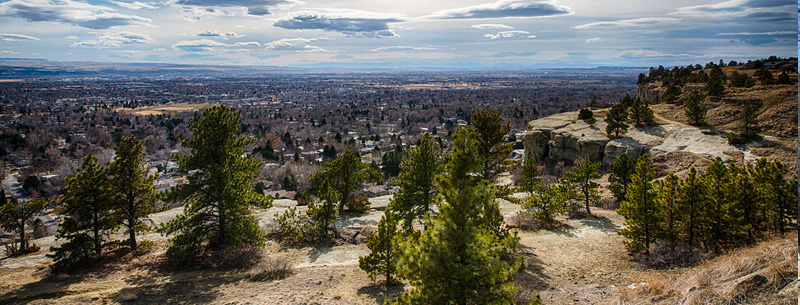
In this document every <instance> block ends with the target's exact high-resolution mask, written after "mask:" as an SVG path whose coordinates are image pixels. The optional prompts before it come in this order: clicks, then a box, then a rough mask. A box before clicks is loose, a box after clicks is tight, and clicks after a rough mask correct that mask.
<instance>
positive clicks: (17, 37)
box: [0, 33, 40, 42]
mask: <svg viewBox="0 0 800 305" xmlns="http://www.w3.org/2000/svg"><path fill="white" fill-rule="evenodd" d="M0 40H2V41H6V42H8V41H22V40H40V39H39V38H37V37H33V36H29V35H22V34H10V33H0Z"/></svg>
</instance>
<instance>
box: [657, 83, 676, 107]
mask: <svg viewBox="0 0 800 305" xmlns="http://www.w3.org/2000/svg"><path fill="white" fill-rule="evenodd" d="M680 96H681V88H680V87H678V86H675V85H670V86H669V87H667V90H666V91H664V96H663V97H662V98H661V99H662V100H664V103H667V104H674V103H675V102H676V101H677V100H678V97H680Z"/></svg>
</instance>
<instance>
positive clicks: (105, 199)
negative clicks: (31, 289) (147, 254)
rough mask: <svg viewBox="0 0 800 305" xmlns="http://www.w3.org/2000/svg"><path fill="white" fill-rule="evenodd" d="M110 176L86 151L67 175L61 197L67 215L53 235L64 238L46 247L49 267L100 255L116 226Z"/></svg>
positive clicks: (79, 264)
mask: <svg viewBox="0 0 800 305" xmlns="http://www.w3.org/2000/svg"><path fill="white" fill-rule="evenodd" d="M111 188H112V185H111V180H110V179H109V178H108V175H107V172H106V169H105V167H104V166H103V165H101V164H100V163H98V161H97V158H96V157H95V156H94V155H92V154H89V155H87V156H86V157H84V158H83V164H82V165H81V167H79V168H78V173H77V174H76V175H75V176H74V177H69V178H67V185H66V186H64V189H63V192H64V193H65V196H64V198H63V199H61V202H60V203H61V204H62V205H63V206H64V215H67V218H66V219H65V220H64V222H63V223H62V224H61V227H60V228H59V229H58V235H57V236H56V239H57V240H58V239H66V240H67V241H66V242H65V243H63V244H62V245H61V246H58V247H53V248H50V250H51V251H53V252H54V253H53V254H52V255H48V256H49V257H51V258H53V260H54V261H55V264H53V269H54V270H57V271H71V270H74V269H76V268H79V267H82V266H86V265H89V264H91V263H93V262H95V261H97V260H99V259H100V258H101V255H102V253H103V248H104V247H106V245H107V242H108V239H109V235H110V234H111V233H112V232H113V231H115V230H116V229H117V227H118V223H119V222H118V220H117V219H116V217H114V215H113V214H112V213H111V210H112V208H113V202H114V200H113V197H112V194H113V193H112V192H111Z"/></svg>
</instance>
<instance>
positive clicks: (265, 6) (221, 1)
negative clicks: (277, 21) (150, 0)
mask: <svg viewBox="0 0 800 305" xmlns="http://www.w3.org/2000/svg"><path fill="white" fill-rule="evenodd" d="M287 3H291V1H287V0H178V1H177V2H176V4H181V5H190V6H209V7H214V6H219V7H245V8H247V13H248V14H250V15H256V16H263V15H268V14H270V8H273V7H275V6H278V5H281V4H287Z"/></svg>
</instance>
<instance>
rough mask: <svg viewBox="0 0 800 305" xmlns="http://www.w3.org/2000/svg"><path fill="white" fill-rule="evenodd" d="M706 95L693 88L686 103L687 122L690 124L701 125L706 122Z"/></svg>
mask: <svg viewBox="0 0 800 305" xmlns="http://www.w3.org/2000/svg"><path fill="white" fill-rule="evenodd" d="M705 99H706V98H705V96H703V94H702V93H700V92H699V91H697V90H692V92H690V93H689V96H688V97H687V98H686V103H684V112H685V113H686V122H687V123H689V125H700V124H705V122H706V111H707V110H706V103H705Z"/></svg>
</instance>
